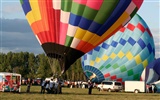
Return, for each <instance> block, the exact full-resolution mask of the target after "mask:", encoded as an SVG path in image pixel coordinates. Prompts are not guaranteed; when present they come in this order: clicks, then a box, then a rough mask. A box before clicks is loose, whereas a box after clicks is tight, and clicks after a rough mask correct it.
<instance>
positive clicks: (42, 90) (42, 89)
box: [41, 80, 46, 93]
mask: <svg viewBox="0 0 160 100" xmlns="http://www.w3.org/2000/svg"><path fill="white" fill-rule="evenodd" d="M45 83H46V81H45V80H43V81H42V83H41V93H45Z"/></svg>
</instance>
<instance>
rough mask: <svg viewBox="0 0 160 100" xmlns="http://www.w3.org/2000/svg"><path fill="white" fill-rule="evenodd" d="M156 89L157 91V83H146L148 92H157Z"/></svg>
mask: <svg viewBox="0 0 160 100" xmlns="http://www.w3.org/2000/svg"><path fill="white" fill-rule="evenodd" d="M156 91H157V87H156V85H155V84H151V85H150V84H147V85H146V92H147V93H150V92H151V93H156Z"/></svg>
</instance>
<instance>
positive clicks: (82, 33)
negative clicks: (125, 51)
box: [20, 0, 143, 73]
mask: <svg viewBox="0 0 160 100" xmlns="http://www.w3.org/2000/svg"><path fill="white" fill-rule="evenodd" d="M20 2H21V5H22V8H23V11H24V13H25V16H26V18H27V20H28V22H29V25H30V27H31V28H32V30H33V32H34V35H35V36H36V38H37V40H38V41H39V43H40V45H41V46H42V47H43V49H44V51H45V53H46V54H47V56H48V57H49V58H50V62H53V61H54V59H57V60H58V61H59V63H60V65H61V69H62V73H63V72H65V71H66V70H67V69H68V68H69V67H70V65H71V64H73V63H74V62H75V61H76V60H77V59H78V58H80V57H81V56H82V55H84V54H85V53H86V52H88V51H90V50H91V49H93V48H94V47H96V46H97V45H99V44H100V43H102V42H103V41H104V40H106V39H107V38H109V37H110V36H111V35H113V34H114V33H115V32H116V31H117V30H118V29H119V28H121V27H122V26H124V25H125V24H126V23H127V22H128V21H129V20H130V19H131V18H132V17H133V15H134V14H135V13H136V12H137V10H138V9H139V8H140V6H141V4H142V2H143V0H20ZM53 66H54V63H52V64H51V67H53Z"/></svg>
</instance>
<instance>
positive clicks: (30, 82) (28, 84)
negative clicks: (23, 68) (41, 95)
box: [26, 78, 32, 93]
mask: <svg viewBox="0 0 160 100" xmlns="http://www.w3.org/2000/svg"><path fill="white" fill-rule="evenodd" d="M31 85H32V79H30V78H28V80H27V91H26V92H27V93H29V92H30V88H31Z"/></svg>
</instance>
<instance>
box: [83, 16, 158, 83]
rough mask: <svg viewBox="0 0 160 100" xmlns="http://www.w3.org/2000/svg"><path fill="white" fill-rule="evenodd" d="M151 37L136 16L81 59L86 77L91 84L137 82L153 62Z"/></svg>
mask: <svg viewBox="0 0 160 100" xmlns="http://www.w3.org/2000/svg"><path fill="white" fill-rule="evenodd" d="M154 58H155V47H154V41H153V37H152V34H151V32H150V30H149V28H148V26H147V24H146V23H145V21H144V20H143V19H142V18H141V17H140V16H139V15H138V14H136V15H135V16H134V17H133V18H132V20H131V21H130V22H129V23H128V24H127V25H125V27H123V28H121V29H120V30H119V31H118V32H117V33H116V34H115V35H113V36H112V37H110V38H109V39H108V40H106V41H104V42H103V43H102V44H100V45H99V46H97V47H96V48H94V49H93V50H91V51H90V52H88V53H86V54H85V55H84V56H82V57H81V62H82V67H83V71H84V73H85V75H86V76H87V77H88V78H89V79H91V80H92V82H98V83H99V82H101V81H103V80H116V81H121V82H124V81H125V80H140V77H141V73H142V71H143V69H144V68H145V67H146V66H147V65H148V64H149V63H150V62H152V61H153V60H154Z"/></svg>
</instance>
